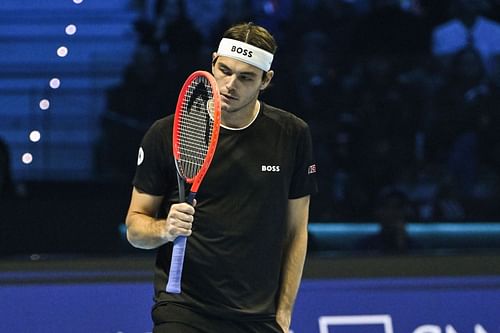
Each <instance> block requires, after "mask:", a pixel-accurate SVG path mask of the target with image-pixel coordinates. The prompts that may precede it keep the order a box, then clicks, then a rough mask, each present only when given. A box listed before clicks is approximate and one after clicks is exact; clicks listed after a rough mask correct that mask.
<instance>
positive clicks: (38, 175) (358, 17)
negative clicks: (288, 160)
mask: <svg viewBox="0 0 500 333" xmlns="http://www.w3.org/2000/svg"><path fill="white" fill-rule="evenodd" d="M0 17H1V19H0V193H1V196H0V208H1V214H0V250H1V252H0V253H1V255H2V256H26V255H33V254H115V253H127V252H134V251H136V250H134V249H132V248H131V247H130V246H129V245H128V244H127V243H126V241H125V239H124V230H123V221H124V217H125V214H126V209H127V207H128V200H129V198H130V191H131V180H132V177H133V173H134V169H135V165H136V158H137V150H138V146H139V143H140V140H141V138H142V135H143V134H144V132H145V131H146V130H147V129H148V127H149V126H150V125H151V124H152V123H153V121H154V120H155V119H158V118H160V117H163V116H165V115H168V114H171V113H173V111H174V108H175V102H176V97H177V93H178V91H179V89H180V86H181V85H182V83H183V81H184V79H185V77H186V76H187V74H189V73H190V72H192V71H194V70H196V69H205V70H209V68H210V67H209V66H210V59H211V53H212V52H213V51H214V50H215V49H216V47H217V45H218V42H219V39H220V36H221V33H222V32H223V31H224V30H225V29H226V28H227V27H228V26H229V25H231V24H234V23H238V22H242V21H253V22H256V23H258V24H261V25H264V26H266V27H267V28H268V29H269V30H270V31H271V32H272V33H273V34H274V35H275V37H276V39H277V42H278V45H279V49H278V52H277V55H276V58H275V59H276V60H275V62H274V64H273V66H274V70H275V72H276V75H275V77H274V79H273V84H272V87H270V88H269V89H268V90H267V91H265V92H264V93H263V95H262V99H263V100H264V101H266V102H268V103H269V104H272V105H275V106H278V107H281V108H284V109H286V110H288V111H290V112H292V113H294V114H296V115H298V116H300V117H302V118H303V119H305V120H306V121H307V122H308V123H309V125H310V126H311V131H312V135H313V140H314V148H315V155H316V157H317V165H318V177H319V186H320V193H319V194H318V195H317V196H315V197H314V198H313V200H312V207H311V218H310V220H311V227H310V231H311V250H313V251H314V250H318V251H320V250H325V251H330V250H333V251H337V250H349V251H382V252H384V251H390V252H397V253H404V252H407V251H413V250H419V249H420V250H422V249H431V250H433V249H440V248H443V247H444V248H449V249H455V250H460V249H466V250H467V251H468V250H470V249H471V248H475V249H477V248H479V249H487V250H488V251H494V250H497V249H500V241H499V239H500V236H499V235H500V225H499V224H497V223H496V222H497V221H500V205H499V204H500V187H499V182H500V109H499V105H500V1H498V0H442V1H431V0H398V1H396V0H392V1H391V0H210V1H208V0H142V1H141V0H128V1H125V0H107V1H97V0H73V1H71V0H65V1H57V2H56V1H51V0H38V1H32V0H3V1H2V2H1V3H0ZM339 235H340V236H341V237H340V239H336V238H335V237H338V236H339Z"/></svg>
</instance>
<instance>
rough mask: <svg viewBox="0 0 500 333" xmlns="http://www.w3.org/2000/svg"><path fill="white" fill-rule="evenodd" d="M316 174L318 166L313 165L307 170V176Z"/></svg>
mask: <svg viewBox="0 0 500 333" xmlns="http://www.w3.org/2000/svg"><path fill="white" fill-rule="evenodd" d="M312 173H316V164H312V165H310V166H309V167H308V168H307V174H308V175H310V174H312Z"/></svg>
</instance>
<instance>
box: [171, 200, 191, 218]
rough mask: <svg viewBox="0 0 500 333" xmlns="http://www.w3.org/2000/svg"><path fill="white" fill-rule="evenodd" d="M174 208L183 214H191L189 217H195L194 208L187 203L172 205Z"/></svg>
mask: <svg viewBox="0 0 500 333" xmlns="http://www.w3.org/2000/svg"><path fill="white" fill-rule="evenodd" d="M172 208H173V209H175V210H176V211H179V212H182V213H186V214H189V215H193V214H194V207H193V206H191V205H190V204H188V203H186V202H183V203H180V204H175V205H172Z"/></svg>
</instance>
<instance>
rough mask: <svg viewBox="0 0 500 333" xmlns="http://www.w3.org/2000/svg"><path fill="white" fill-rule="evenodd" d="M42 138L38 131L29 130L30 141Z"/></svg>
mask: <svg viewBox="0 0 500 333" xmlns="http://www.w3.org/2000/svg"><path fill="white" fill-rule="evenodd" d="M41 138H42V135H41V134H40V132H39V131H36V130H35V131H31V133H30V141H31V142H38V141H40V139H41Z"/></svg>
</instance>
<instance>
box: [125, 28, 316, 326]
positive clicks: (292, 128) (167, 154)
mask: <svg viewBox="0 0 500 333" xmlns="http://www.w3.org/2000/svg"><path fill="white" fill-rule="evenodd" d="M276 48H277V47H276V43H275V41H274V38H273V37H272V36H271V35H270V34H269V32H268V31H267V30H266V29H264V28H262V27H260V26H257V25H255V24H252V23H245V24H240V25H236V26H234V27H231V28H230V29H228V30H227V31H226V32H225V33H224V37H223V39H222V41H221V42H220V45H219V48H218V50H217V52H215V53H214V54H213V59H212V72H213V74H214V77H215V79H216V81H217V85H218V87H219V90H220V92H221V104H222V128H221V132H220V135H219V141H218V146H217V151H216V153H215V156H214V159H213V160H212V164H211V167H210V169H209V171H208V173H207V174H206V176H205V178H204V180H203V184H202V185H201V186H200V189H199V191H198V193H197V200H196V202H195V203H194V207H193V206H190V205H188V204H187V203H178V199H177V197H178V192H177V185H176V184H177V183H176V174H175V172H176V171H175V165H174V161H173V158H172V157H171V156H172V153H171V150H172V148H171V144H172V143H171V137H172V123H173V117H172V116H169V117H166V118H163V119H161V120H159V121H157V122H156V123H155V124H154V125H153V126H152V127H151V129H150V130H149V131H148V132H147V133H146V135H145V137H144V139H143V141H142V144H141V148H140V154H139V156H140V158H139V160H138V167H137V171H136V175H135V177H134V181H133V184H134V189H133V193H132V199H131V203H130V207H129V211H128V214H127V218H126V224H127V237H128V240H129V242H130V243H131V244H132V245H134V246H135V247H139V248H144V249H153V248H159V249H158V254H157V260H156V267H155V306H154V307H153V311H152V316H153V321H154V323H155V327H154V332H175V333H191V332H193V333H194V332H214V333H219V332H231V333H237V332H259V333H265V332H288V331H289V327H290V321H291V314H292V309H293V304H294V301H295V297H296V294H297V290H298V287H299V283H300V279H301V275H302V268H303V265H304V259H305V254H306V246H307V220H308V210H309V196H310V194H313V193H315V192H316V188H317V186H316V181H315V172H316V166H315V165H314V162H313V156H312V147H311V137H310V133H309V128H308V126H307V125H306V123H305V122H303V121H302V120H300V119H299V118H297V117H295V116H294V115H292V114H290V113H287V112H285V111H282V110H280V109H277V108H274V107H271V106H269V105H267V104H265V103H263V102H261V101H259V99H258V97H259V93H260V91H262V90H264V89H265V88H266V87H267V86H268V85H269V83H270V82H271V79H272V77H273V75H274V72H273V71H272V70H271V69H270V68H271V63H272V60H273V55H274V52H275V51H276ZM163 212H164V213H163ZM162 213H163V214H162ZM179 235H184V236H189V237H188V243H187V248H186V256H185V259H184V268H183V276H182V293H181V294H169V293H167V292H166V291H165V286H166V281H167V280H168V277H167V275H168V271H169V267H170V258H171V251H172V241H173V240H174V239H175V238H176V237H177V236H179Z"/></svg>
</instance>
